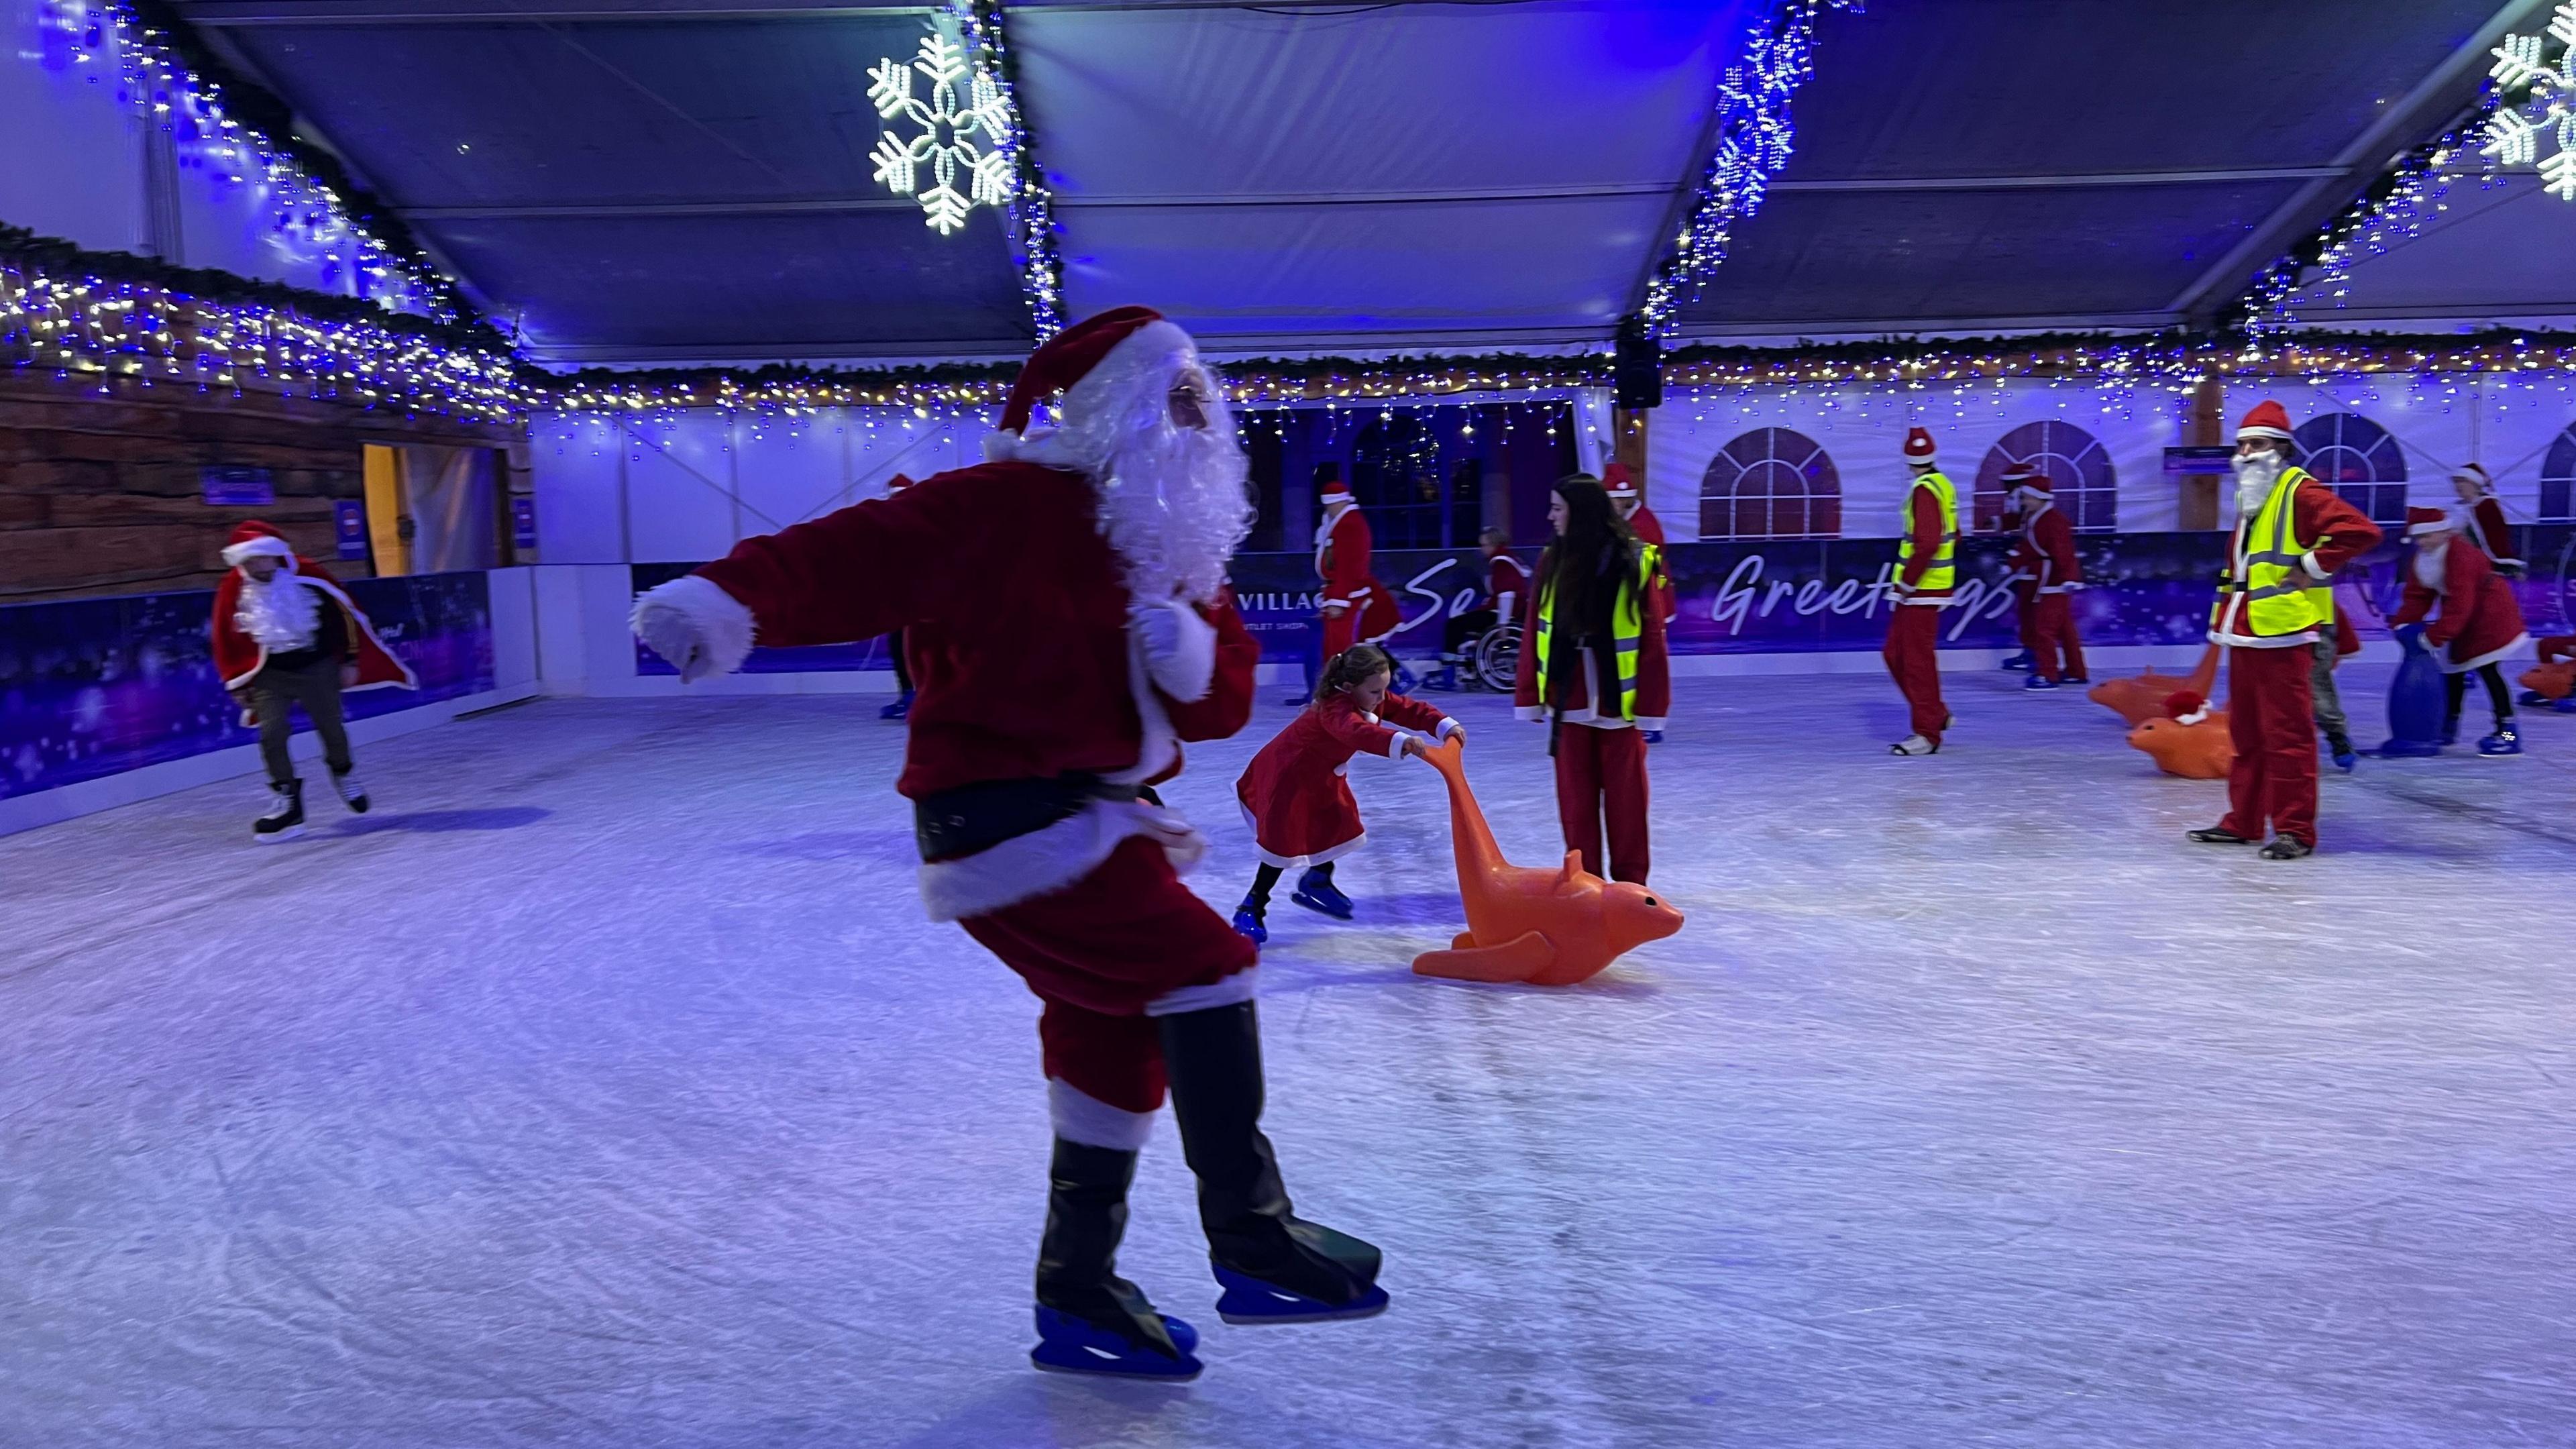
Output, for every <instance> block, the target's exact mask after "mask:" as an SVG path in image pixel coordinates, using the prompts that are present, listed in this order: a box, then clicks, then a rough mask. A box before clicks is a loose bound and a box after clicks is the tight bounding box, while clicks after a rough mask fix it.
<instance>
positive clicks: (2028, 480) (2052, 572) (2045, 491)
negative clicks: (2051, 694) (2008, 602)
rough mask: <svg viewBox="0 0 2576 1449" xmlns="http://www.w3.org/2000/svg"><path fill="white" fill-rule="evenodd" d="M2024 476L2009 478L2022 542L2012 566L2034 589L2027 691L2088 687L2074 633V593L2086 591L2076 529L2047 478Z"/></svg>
mask: <svg viewBox="0 0 2576 1449" xmlns="http://www.w3.org/2000/svg"><path fill="white" fill-rule="evenodd" d="M2018 472H2019V476H2018V477H2016V476H2014V474H2012V473H2007V474H2005V475H2004V477H2005V479H2006V481H2008V482H2010V483H2012V485H2013V501H2014V503H2015V505H2016V512H2017V513H2018V514H2019V516H2020V518H2021V537H2020V538H2019V539H2017V540H2015V542H2014V544H2013V549H2012V556H2011V567H2012V571H2013V575H2014V577H2015V578H2018V579H2026V580H2028V581H2029V584H2030V594H2029V596H2028V599H2027V602H2026V603H2025V604H2024V607H2025V608H2027V609H2029V610H2030V613H2029V615H2028V616H2027V617H2028V619H2029V624H2028V626H2027V627H2026V628H2024V629H2023V630H2022V647H2023V648H2024V649H2027V650H2028V651H2030V671H2031V672H2030V678H2029V679H2028V680H2026V681H2024V682H2023V684H2022V688H2024V689H2038V690H2047V689H2056V688H2058V687H2060V686H2061V685H2066V684H2084V683H2087V682H2089V681H2088V680H2087V679H2086V678H2085V674H2084V642H2083V640H2081V639H2079V638H2077V637H2076V633H2075V601H2074V599H2073V597H2071V596H2072V595H2073V594H2074V592H2075V591H2076V590H2078V589H2080V588H2083V587H2084V565H2083V564H2082V563H2081V562H2080V561H2079V560H2078V559H2077V558H2076V556H2075V525H2074V524H2073V523H2071V522H2069V521H2068V520H2067V517H2066V512H2065V510H2063V509H2061V508H2059V507H2058V506H2057V494H2056V491H2055V489H2054V488H2053V487H2052V485H2051V484H2050V483H2049V479H2048V475H2047V474H2046V473H2043V472H2041V471H2040V470H2038V469H2037V468H2033V467H2029V466H2027V465H2023V466H2022V467H2020V468H2019V469H2018Z"/></svg>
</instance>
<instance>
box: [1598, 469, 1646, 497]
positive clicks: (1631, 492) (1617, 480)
mask: <svg viewBox="0 0 2576 1449" xmlns="http://www.w3.org/2000/svg"><path fill="white" fill-rule="evenodd" d="M1601 488H1602V491H1603V492H1606V493H1608V494H1609V495H1610V501H1611V502H1613V503H1636V502H1640V501H1642V500H1641V498H1640V495H1639V494H1638V492H1637V480H1636V479H1635V478H1634V477H1633V476H1631V475H1630V474H1629V472H1628V465H1627V464H1625V463H1613V464H1611V465H1610V466H1609V467H1607V468H1604V469H1602V470H1601Z"/></svg>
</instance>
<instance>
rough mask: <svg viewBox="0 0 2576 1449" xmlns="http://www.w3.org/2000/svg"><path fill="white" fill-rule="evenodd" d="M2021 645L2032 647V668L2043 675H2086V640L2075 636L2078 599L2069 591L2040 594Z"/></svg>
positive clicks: (2048, 676)
mask: <svg viewBox="0 0 2576 1449" xmlns="http://www.w3.org/2000/svg"><path fill="white" fill-rule="evenodd" d="M2022 645H2023V647H2024V648H2026V649H2028V650H2030V658H2031V668H2032V670H2033V671H2034V672H2036V673H2037V674H2038V675H2039V677H2040V678H2042V679H2070V678H2072V679H2081V678H2083V677H2084V642H2083V641H2082V640H2080V639H2078V638H2076V637H2075V601H2074V600H2073V599H2070V598H2068V597H2067V596H2066V595H2064V594H2041V595H2040V596H2039V597H2038V599H2037V600H2036V601H2035V603H2034V606H2033V608H2032V610H2031V625H2030V628H2029V629H2028V630H2026V631H2024V633H2023V635H2022Z"/></svg>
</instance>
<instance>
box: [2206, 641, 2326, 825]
mask: <svg viewBox="0 0 2576 1449" xmlns="http://www.w3.org/2000/svg"><path fill="white" fill-rule="evenodd" d="M2315 664H2316V652H2315V651H2314V650H2312V649H2310V648H2309V647H2308V646H2306V645H2304V644H2301V645H2296V646H2294V647H2291V648H2287V649H2241V648H2239V649H2230V650H2228V651H2227V738H2228V740H2229V742H2230V743H2232V744H2234V745H2235V746H2236V764H2235V766H2234V767H2233V768H2231V769H2230V770H2228V772H2227V818H2226V819H2224V820H2221V821H2219V822H2218V828H2219V829H2221V830H2226V831H2231V832H2233V833H2235V834H2237V835H2241V836H2244V837H2245V838H2246V839H2248V840H2260V839H2262V838H2263V835H2264V829H2263V827H2264V825H2265V823H2266V822H2269V823H2270V825H2271V827H2272V829H2274V830H2276V831H2278V832H2279V833H2281V834H2283V835H2286V836H2288V837H2289V838H2291V839H2292V840H2295V841H2298V842H2299V843H2300V844H2302V845H2311V846H2312V845H2315V844H2316V843H2317V725H2316V717H2315V713H2314V710H2315V695H2314V694H2313V693H2312V692H2311V690H2310V689H2309V686H2308V674H2309V671H2310V670H2311V669H2312V668H2313V667H2314V666H2315Z"/></svg>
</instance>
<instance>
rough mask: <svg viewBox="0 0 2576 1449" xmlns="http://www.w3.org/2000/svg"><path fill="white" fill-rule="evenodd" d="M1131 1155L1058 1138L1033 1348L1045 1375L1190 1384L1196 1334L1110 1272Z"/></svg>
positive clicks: (1131, 1174)
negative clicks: (1113, 1375) (1036, 1342)
mask: <svg viewBox="0 0 2576 1449" xmlns="http://www.w3.org/2000/svg"><path fill="white" fill-rule="evenodd" d="M1135 1177H1136V1154H1135V1153H1133V1152H1126V1151H1122V1150H1120V1149H1118V1148H1115V1147H1091V1146H1087V1145H1085V1144H1083V1143H1080V1142H1067V1141H1065V1140H1064V1139H1063V1138H1061V1137H1059V1138H1057V1139H1056V1140H1055V1157H1054V1160H1053V1161H1051V1162H1050V1163H1048V1165H1047V1221H1046V1237H1045V1238H1044V1239H1043V1240H1042V1241H1041V1242H1040V1243H1039V1244H1038V1314H1037V1317H1038V1346H1037V1347H1035V1348H1033V1349H1030V1350H1029V1362H1030V1363H1033V1364H1035V1365H1037V1366H1038V1367H1039V1368H1042V1369H1045V1370H1047V1371H1048V1372H1049V1373H1075V1374H1117V1375H1121V1376H1123V1377H1127V1378H1144V1379H1169V1380H1172V1381H1174V1382H1180V1381H1184V1380H1188V1379H1194V1378H1197V1377H1198V1375H1199V1367H1200V1365H1199V1361H1198V1359H1197V1358H1195V1357H1194V1356H1192V1354H1191V1350H1193V1349H1195V1348H1197V1347H1198V1343H1199V1336H1198V1333H1197V1332H1196V1331H1195V1330H1194V1329H1192V1328H1191V1327H1190V1326H1189V1325H1188V1324H1186V1323H1183V1322H1182V1321H1180V1320H1179V1319H1177V1318H1166V1317H1164V1316H1163V1315H1161V1314H1159V1313H1156V1312H1155V1311H1154V1305H1153V1304H1151V1303H1149V1302H1147V1301H1146V1300H1145V1295H1144V1294H1143V1293H1142V1292H1141V1291H1139V1290H1138V1289H1137V1287H1136V1285H1135V1284H1133V1283H1130V1282H1128V1281H1127V1280H1126V1279H1124V1278H1121V1277H1119V1276H1118V1274H1117V1273H1116V1271H1115V1269H1116V1266H1117V1261H1118V1240H1119V1239H1120V1238H1122V1237H1124V1236H1125V1235H1126V1232H1127V1185H1128V1184H1129V1183H1130V1182H1132V1181H1134V1180H1135Z"/></svg>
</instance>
